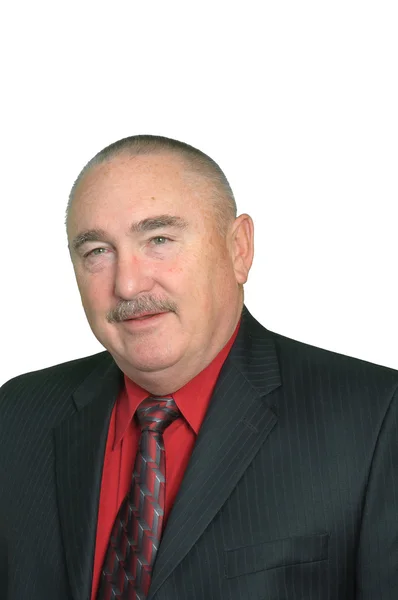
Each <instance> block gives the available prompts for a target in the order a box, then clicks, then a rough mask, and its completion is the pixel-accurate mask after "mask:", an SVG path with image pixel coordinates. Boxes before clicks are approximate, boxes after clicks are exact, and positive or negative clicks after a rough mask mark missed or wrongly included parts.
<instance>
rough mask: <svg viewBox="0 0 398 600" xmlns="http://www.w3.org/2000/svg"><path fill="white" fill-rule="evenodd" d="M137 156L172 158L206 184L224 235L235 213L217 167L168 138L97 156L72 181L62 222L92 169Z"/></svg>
mask: <svg viewBox="0 0 398 600" xmlns="http://www.w3.org/2000/svg"><path fill="white" fill-rule="evenodd" d="M141 156H169V157H175V158H177V159H178V160H179V161H181V164H183V165H184V166H185V167H186V171H187V173H188V174H189V173H190V172H191V173H192V174H193V175H198V176H199V177H201V178H203V179H205V180H207V181H208V182H209V184H210V189H211V190H212V192H213V193H212V194H211V198H209V199H210V200H212V203H213V208H214V210H215V216H216V220H217V223H218V225H219V228H220V230H221V231H223V232H225V229H226V227H227V225H228V224H229V222H230V221H233V220H234V219H235V218H236V214H237V209H236V202H235V198H234V194H233V192H232V189H231V187H230V185H229V182H228V180H227V178H226V176H225V174H224V173H223V171H222V170H221V168H220V167H219V165H218V164H217V163H216V162H215V161H214V160H213V159H212V158H210V157H209V156H208V155H207V154H205V153H203V152H202V151H201V150H198V149H197V148H194V147H193V146H190V145H189V144H186V143H185V142H180V141H178V140H173V139H171V138H165V137H161V136H150V135H138V136H131V137H128V138H123V139H122V140H118V141H117V142H114V143H113V144H110V145H109V146H106V147H105V148H103V149H102V150H100V152H98V153H97V154H96V155H95V156H94V157H93V158H92V159H91V160H89V162H88V163H87V164H86V165H85V166H84V167H83V169H82V170H81V172H80V173H79V175H78V177H77V178H76V180H75V182H74V184H73V186H72V189H71V192H70V195H69V200H68V205H67V209H66V222H67V220H68V215H69V211H70V207H71V204H72V201H73V199H74V197H75V193H76V190H77V188H78V186H79V184H80V183H81V182H82V181H83V179H84V177H85V175H86V174H88V173H89V172H90V171H91V170H92V169H93V168H94V167H95V166H97V165H98V166H100V165H103V164H106V163H109V164H111V163H112V162H113V161H114V160H116V159H117V158H123V157H126V158H135V157H141Z"/></svg>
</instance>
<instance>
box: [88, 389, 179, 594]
mask: <svg viewBox="0 0 398 600" xmlns="http://www.w3.org/2000/svg"><path fill="white" fill-rule="evenodd" d="M136 415H137V419H138V423H139V425H140V427H141V437H140V442H139V449H138V452H137V456H136V459H135V464H134V471H133V477H132V481H131V487H130V491H129V492H128V494H127V496H126V498H125V499H124V501H123V503H122V505H121V507H120V510H119V513H118V515H117V517H116V520H115V523H114V525H113V529H112V533H111V538H110V541H109V546H108V550H107V553H106V557H105V561H104V566H103V568H102V573H101V579H100V585H99V591H98V595H97V600H145V598H146V597H147V594H148V590H149V586H150V583H151V576H152V569H153V565H154V562H155V558H156V554H157V551H158V548H159V543H160V539H161V536H162V526H163V515H164V506H165V476H166V465H165V456H164V443H163V432H164V430H165V429H166V427H168V425H170V424H171V423H172V422H173V421H174V420H175V419H177V418H178V417H179V416H180V412H179V411H178V408H177V406H176V404H175V402H174V400H173V398H157V397H150V398H147V399H146V400H144V401H143V402H142V403H141V404H140V406H139V407H138V408H137V412H136Z"/></svg>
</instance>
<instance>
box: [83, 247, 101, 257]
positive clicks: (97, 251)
mask: <svg viewBox="0 0 398 600" xmlns="http://www.w3.org/2000/svg"><path fill="white" fill-rule="evenodd" d="M104 252H106V248H93V250H90V251H89V252H86V254H84V255H83V256H84V258H87V257H88V256H99V255H100V254H103V253H104Z"/></svg>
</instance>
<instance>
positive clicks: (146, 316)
mask: <svg viewBox="0 0 398 600" xmlns="http://www.w3.org/2000/svg"><path fill="white" fill-rule="evenodd" d="M163 314H165V311H160V312H145V313H140V314H139V315H135V316H134V317H129V318H128V319H125V321H144V320H146V319H150V318H151V317H157V316H158V315H163Z"/></svg>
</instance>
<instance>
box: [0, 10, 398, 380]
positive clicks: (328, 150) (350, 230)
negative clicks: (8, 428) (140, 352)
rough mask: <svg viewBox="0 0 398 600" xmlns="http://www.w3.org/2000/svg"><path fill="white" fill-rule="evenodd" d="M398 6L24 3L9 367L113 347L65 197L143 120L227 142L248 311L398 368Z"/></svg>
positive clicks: (205, 142) (8, 46) (5, 91)
mask: <svg viewBox="0 0 398 600" xmlns="http://www.w3.org/2000/svg"><path fill="white" fill-rule="evenodd" d="M397 7H398V4H397V2H396V1H391V2H383V1H382V0H378V1H377V2H376V1H372V2H366V1H361V2H352V1H350V0H345V1H343V2H340V1H336V0H334V1H333V2H323V1H320V0H317V1H313V2H308V1H305V0H302V1H300V2H297V1H291V2H284V1H283V0H278V1H273V2H266V1H258V2H250V1H245V2H239V3H238V2H233V1H231V0H230V1H229V2H222V1H219V2H217V0H212V2H208V3H206V2H204V1H203V0H201V2H189V1H188V0H185V1H184V2H182V1H179V2H173V1H172V0H167V1H166V2H165V1H148V0H142V1H141V2H135V1H133V0H131V1H129V2H118V1H117V0H113V1H112V2H110V1H109V0H108V1H107V2H103V3H101V2H98V1H97V2H85V1H84V0H80V1H79V2H75V3H74V2H65V3H60V2H40V1H39V2H37V1H36V2H28V1H26V2H18V1H15V2H12V3H4V4H3V8H2V9H1V14H0V23H1V25H0V40H1V42H0V43H1V56H2V65H1V66H2V68H1V87H2V93H1V101H0V102H1V112H0V115H1V116H0V118H1V123H0V126H1V157H0V158H1V180H0V181H1V202H0V211H1V213H0V226H1V242H0V243H1V246H0V256H1V274H0V285H1V294H0V302H1V306H0V315H1V346H0V348H1V372H0V383H2V382H4V381H6V380H7V379H9V378H10V377H12V376H14V375H17V374H19V373H22V372H26V371H31V370H34V369H38V368H42V367H45V366H49V365H52V364H56V363H59V362H63V361H66V360H70V359H73V358H77V357H80V356H85V355H87V354H91V353H94V352H97V351H100V350H101V347H100V345H99V344H98V342H97V341H96V340H95V338H94V337H93V335H92V333H91V331H90V329H89V327H88V325H87V324H86V321H85V316H84V313H83V310H82V308H81V305H80V299H79V296H78V292H77V288H76V284H75V282H74V276H73V272H72V268H71V265H70V263H69V256H68V252H67V247H66V236H65V231H64V224H63V220H64V210H65V204H66V199H67V196H68V193H69V189H70V187H71V185H72V183H73V180H74V178H75V177H76V176H77V174H78V172H79V171H80V169H81V167H82V166H83V165H84V163H85V162H86V161H87V160H88V159H89V158H91V157H92V156H93V154H95V153H96V152H97V151H98V150H100V149H101V148H102V147H104V146H105V145H107V144H109V143H111V142H113V141H115V140H116V139H119V138H121V137H125V136H126V135H131V134H136V133H152V134H161V135H166V136H170V137H175V138H177V139H181V140H183V141H186V142H188V143H190V144H192V145H194V146H197V147H199V148H200V149H201V150H203V151H205V152H206V153H208V154H210V156H212V157H213V158H214V159H215V160H216V161H217V162H218V163H219V164H220V166H221V167H222V168H223V169H224V171H225V173H226V175H227V177H228V178H229V180H230V182H231V185H232V187H233V189H234V191H235V194H236V197H237V202H238V209H239V212H248V213H250V214H251V215H252V217H253V218H254V220H255V225H256V257H255V262H254V266H253V269H252V272H251V276H250V281H249V283H248V284H247V286H246V303H247V306H248V307H249V310H251V312H252V313H253V314H254V316H256V317H257V318H258V319H259V320H260V321H261V322H262V323H263V324H264V325H265V326H266V327H268V328H269V329H272V330H275V331H278V332H280V333H282V334H284V335H287V336H289V337H293V338H296V339H300V340H302V341H305V342H308V343H311V344H314V345H318V346H322V347H324V348H328V349H332V350H335V351H339V352H341V353H343V354H350V355H353V356H357V357H360V358H363V359H366V360H370V361H372V362H376V363H379V364H384V365H388V366H391V367H395V368H398V347H397V338H398V314H397V305H398V302H397V287H398V286H397V225H396V213H397V199H398V180H397V179H398V178H397V168H398V117H397V114H398V108H397V107H398V83H397V82H398V68H397V67H398V35H397V31H398V17H397V14H398V8H397Z"/></svg>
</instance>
